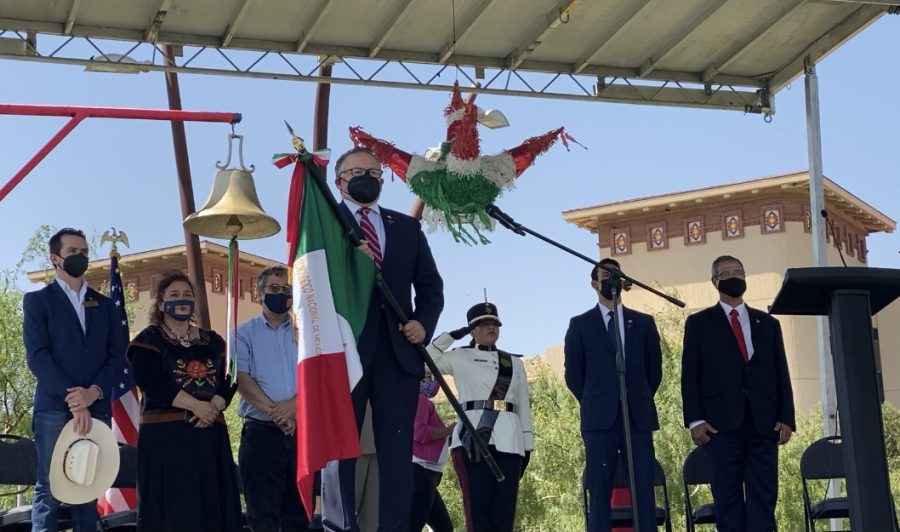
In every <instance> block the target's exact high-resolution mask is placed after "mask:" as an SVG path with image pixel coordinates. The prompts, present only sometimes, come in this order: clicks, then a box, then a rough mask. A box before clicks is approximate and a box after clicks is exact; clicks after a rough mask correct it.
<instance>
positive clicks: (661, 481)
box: [610, 454, 672, 532]
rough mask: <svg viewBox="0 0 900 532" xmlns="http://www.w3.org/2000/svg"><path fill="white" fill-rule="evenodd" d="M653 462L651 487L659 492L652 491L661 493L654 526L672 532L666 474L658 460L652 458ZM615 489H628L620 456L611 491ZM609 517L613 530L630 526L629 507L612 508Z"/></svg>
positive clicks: (630, 514)
mask: <svg viewBox="0 0 900 532" xmlns="http://www.w3.org/2000/svg"><path fill="white" fill-rule="evenodd" d="M653 462H654V468H653V469H654V470H653V487H654V488H661V489H659V490H658V489H654V491H657V492H661V493H662V506H659V504H657V506H656V526H657V527H659V526H665V527H666V532H672V522H671V520H670V519H669V517H670V515H671V505H670V503H669V489H668V487H666V473H665V471H663V468H662V464H660V463H659V460H656V459H655V458H654V459H653ZM616 488H629V489H630V485H629V480H628V470H627V468H626V465H625V460H624V459H623V457H622V455H621V454H619V459H618V463H617V464H616V475H615V478H614V480H613V489H616ZM656 500H657V501H659V494H657V495H656ZM610 515H611V518H612V519H611V521H612V526H613V527H614V528H615V527H627V526H631V524H632V512H631V506H614V507H612V508H611V509H610Z"/></svg>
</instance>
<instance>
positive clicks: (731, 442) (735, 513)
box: [681, 255, 796, 532]
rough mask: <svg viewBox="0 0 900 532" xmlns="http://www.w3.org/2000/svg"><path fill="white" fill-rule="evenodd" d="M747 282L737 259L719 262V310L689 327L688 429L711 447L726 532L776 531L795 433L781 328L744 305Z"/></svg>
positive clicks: (684, 379)
mask: <svg viewBox="0 0 900 532" xmlns="http://www.w3.org/2000/svg"><path fill="white" fill-rule="evenodd" d="M745 277H746V274H745V272H744V265H743V264H742V263H741V261H739V260H738V259H736V258H734V257H731V256H728V255H723V256H721V257H719V258H717V259H716V260H715V261H713V263H712V283H713V286H715V287H716V290H718V292H719V302H718V303H716V304H715V305H713V306H712V307H710V308H707V309H705V310H701V311H700V312H697V313H696V314H693V315H691V316H690V317H688V319H687V322H686V323H685V326H684V352H683V354H682V363H681V396H682V399H683V402H684V424H685V426H686V427H688V428H689V429H690V431H691V438H692V439H693V440H694V443H695V444H696V445H704V446H705V447H706V457H707V461H708V464H709V471H710V473H711V479H710V480H711V482H710V485H711V487H712V494H713V501H714V503H715V508H716V528H717V530H719V531H720V532H756V531H760V532H763V531H766V532H768V531H771V530H775V528H776V525H775V503H776V502H777V500H778V445H784V444H785V443H787V442H788V440H789V439H790V437H791V433H792V432H793V431H794V430H795V428H796V425H795V422H794V395H793V391H792V390H791V378H790V375H789V374H788V364H787V356H786V355H785V351H784V339H783V337H782V334H781V325H780V324H779V323H778V320H776V319H775V318H773V317H772V316H770V315H769V314H767V313H765V312H762V311H760V310H756V309H753V308H750V307H748V306H747V305H746V304H745V303H744V299H743V295H744V292H745V291H746V289H747V282H746V280H745Z"/></svg>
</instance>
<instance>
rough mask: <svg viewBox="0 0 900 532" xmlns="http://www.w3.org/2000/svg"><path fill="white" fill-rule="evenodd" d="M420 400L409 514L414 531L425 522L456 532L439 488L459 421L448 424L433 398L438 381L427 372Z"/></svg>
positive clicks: (437, 531)
mask: <svg viewBox="0 0 900 532" xmlns="http://www.w3.org/2000/svg"><path fill="white" fill-rule="evenodd" d="M419 391H420V393H419V403H418V406H417V407H416V420H415V424H414V425H413V457H412V461H413V497H412V507H411V508H410V514H409V530H410V532H421V531H422V528H423V527H424V526H425V523H428V526H430V527H431V529H432V530H433V531H434V532H453V522H452V521H451V520H450V514H448V513H447V507H446V506H445V505H444V500H443V499H442V498H441V494H440V493H439V492H438V490H437V487H438V484H440V482H441V477H442V476H443V474H444V473H443V471H444V465H445V464H446V463H447V457H448V447H447V438H449V437H450V435H451V434H453V427H454V426H456V422H453V423H451V424H450V425H448V426H445V425H444V422H443V421H442V420H441V417H440V416H439V415H438V413H437V410H436V409H435V408H434V404H433V403H432V402H431V398H432V397H434V396H435V395H436V394H437V391H438V383H437V382H436V381H435V380H434V379H433V378H432V377H431V374H430V373H427V372H426V373H425V378H424V379H422V382H421V384H420V387H419Z"/></svg>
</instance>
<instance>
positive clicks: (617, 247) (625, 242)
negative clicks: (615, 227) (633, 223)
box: [612, 231, 631, 255]
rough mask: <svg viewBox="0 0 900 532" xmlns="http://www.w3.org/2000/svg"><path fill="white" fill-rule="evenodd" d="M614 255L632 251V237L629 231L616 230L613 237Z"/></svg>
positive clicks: (626, 253)
mask: <svg viewBox="0 0 900 532" xmlns="http://www.w3.org/2000/svg"><path fill="white" fill-rule="evenodd" d="M612 244H613V245H612V253H613V255H628V254H630V253H631V238H630V237H629V235H628V231H614V232H613V238H612Z"/></svg>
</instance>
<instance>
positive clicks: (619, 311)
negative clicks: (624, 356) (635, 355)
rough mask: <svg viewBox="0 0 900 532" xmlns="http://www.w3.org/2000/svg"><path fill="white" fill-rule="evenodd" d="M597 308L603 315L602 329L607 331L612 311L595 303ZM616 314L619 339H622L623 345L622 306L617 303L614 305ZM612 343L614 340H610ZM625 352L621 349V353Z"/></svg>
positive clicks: (623, 324)
mask: <svg viewBox="0 0 900 532" xmlns="http://www.w3.org/2000/svg"><path fill="white" fill-rule="evenodd" d="M597 307H598V308H599V309H600V312H601V313H602V314H603V328H604V329H606V330H607V331H608V330H609V320H611V319H612V311H611V310H610V309H608V308H606V307H604V306H603V305H601V304H600V303H597ZM616 314H618V317H619V337H620V338H622V345H623V346H624V345H625V314H624V313H623V312H622V304H621V303H619V304H618V305H616ZM612 340H613V342H615V338H612ZM624 352H625V350H624V349H622V353H624Z"/></svg>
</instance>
